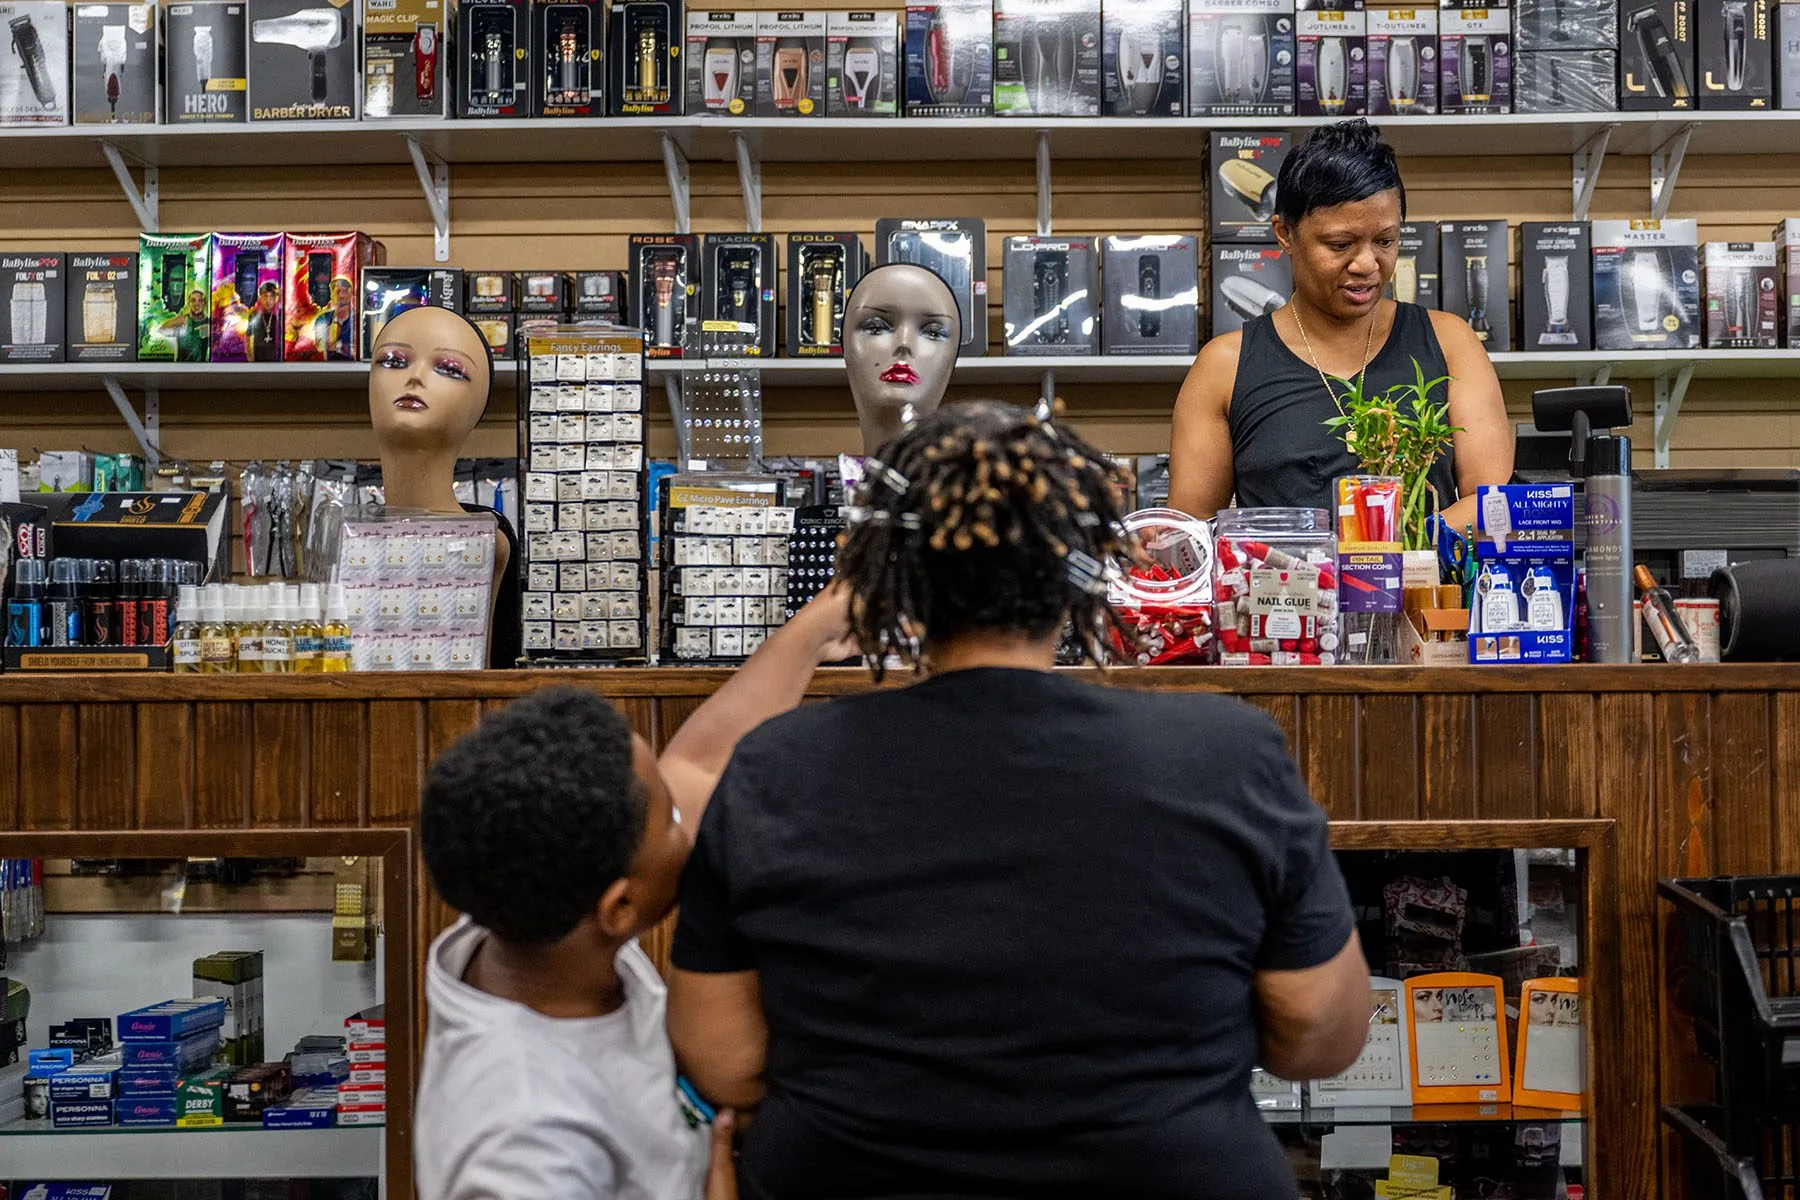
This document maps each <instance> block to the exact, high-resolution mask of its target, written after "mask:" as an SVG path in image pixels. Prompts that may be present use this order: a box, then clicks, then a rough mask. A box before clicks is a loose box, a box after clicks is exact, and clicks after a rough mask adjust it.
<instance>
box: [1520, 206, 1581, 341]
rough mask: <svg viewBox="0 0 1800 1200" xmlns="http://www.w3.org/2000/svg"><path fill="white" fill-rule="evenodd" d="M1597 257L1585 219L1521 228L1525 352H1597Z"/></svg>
mask: <svg viewBox="0 0 1800 1200" xmlns="http://www.w3.org/2000/svg"><path fill="white" fill-rule="evenodd" d="M1593 257H1594V250H1593V242H1592V239H1591V238H1590V237H1589V236H1588V226H1587V222H1585V221H1562V222H1547V221H1526V222H1525V223H1524V224H1522V225H1520V226H1519V262H1520V268H1519V349H1521V350H1553V351H1554V350H1592V349H1593V348H1594V292H1593V286H1592V267H1591V264H1592V262H1593Z"/></svg>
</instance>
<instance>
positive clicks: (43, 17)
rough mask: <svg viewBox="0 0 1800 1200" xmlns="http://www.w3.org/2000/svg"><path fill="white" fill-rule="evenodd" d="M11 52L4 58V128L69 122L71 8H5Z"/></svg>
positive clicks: (0, 115) (39, 0)
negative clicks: (5, 126) (6, 126)
mask: <svg viewBox="0 0 1800 1200" xmlns="http://www.w3.org/2000/svg"><path fill="white" fill-rule="evenodd" d="M0 25H4V26H5V27H6V35H7V43H8V45H9V46H10V52H9V53H7V54H5V55H4V56H0V125H67V124H68V123H69V6H68V5H67V4H65V3H63V0H25V2H24V3H17V4H0Z"/></svg>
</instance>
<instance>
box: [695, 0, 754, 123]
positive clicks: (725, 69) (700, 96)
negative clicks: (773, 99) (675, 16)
mask: <svg viewBox="0 0 1800 1200" xmlns="http://www.w3.org/2000/svg"><path fill="white" fill-rule="evenodd" d="M755 106H756V14H755V13H754V12H751V11H749V10H747V9H746V10H741V11H737V12H712V11H692V12H689V13H688V15H687V110H688V113H689V114H690V115H692V116H696V117H706V116H717V117H747V116H750V115H751V113H752V112H753V111H754V109H755Z"/></svg>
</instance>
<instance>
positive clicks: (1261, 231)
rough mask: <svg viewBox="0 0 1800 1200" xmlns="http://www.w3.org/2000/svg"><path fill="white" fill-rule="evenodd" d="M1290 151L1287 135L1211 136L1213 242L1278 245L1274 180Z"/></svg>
mask: <svg viewBox="0 0 1800 1200" xmlns="http://www.w3.org/2000/svg"><path fill="white" fill-rule="evenodd" d="M1289 149H1290V143H1289V140H1288V135H1287V134H1286V133H1276V132H1274V131H1270V132H1267V133H1235V132H1230V133H1222V132H1215V133H1214V134H1213V135H1212V197H1211V201H1212V203H1211V209H1212V240H1213V241H1215V242H1273V241H1274V240H1275V230H1274V226H1273V225H1272V224H1271V222H1272V221H1273V220H1274V217H1275V180H1276V178H1277V177H1278V176H1279V175H1280V174H1281V164H1282V163H1284V162H1286V161H1287V156H1288V150H1289Z"/></svg>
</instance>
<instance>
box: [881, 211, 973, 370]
mask: <svg viewBox="0 0 1800 1200" xmlns="http://www.w3.org/2000/svg"><path fill="white" fill-rule="evenodd" d="M875 263H876V265H877V266H881V265H884V264H886V263H917V264H918V265H919V266H922V267H925V268H926V269H928V270H930V271H932V272H933V273H934V274H936V275H937V276H938V278H940V279H942V280H943V281H944V282H945V283H946V284H948V285H949V286H950V291H951V294H952V295H954V296H955V297H956V312H957V316H958V318H959V319H960V320H961V321H962V335H963V336H962V347H961V350H962V353H963V354H964V355H973V354H986V353H987V332H988V330H987V316H988V314H987V303H988V301H987V225H986V223H985V222H983V221H982V220H981V219H980V218H979V217H949V218H945V219H940V220H930V219H924V220H920V219H913V218H910V217H906V218H896V217H883V218H882V219H880V220H878V221H876V222H875Z"/></svg>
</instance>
